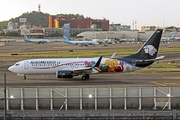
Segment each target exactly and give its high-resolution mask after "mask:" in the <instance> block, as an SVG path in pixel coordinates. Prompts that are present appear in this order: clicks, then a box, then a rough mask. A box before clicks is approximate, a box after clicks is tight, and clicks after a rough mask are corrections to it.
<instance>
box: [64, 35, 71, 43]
mask: <svg viewBox="0 0 180 120" xmlns="http://www.w3.org/2000/svg"><path fill="white" fill-rule="evenodd" d="M63 39H64V42H66V43H69V42H70V40H69V39H68V38H67V37H66V35H63Z"/></svg>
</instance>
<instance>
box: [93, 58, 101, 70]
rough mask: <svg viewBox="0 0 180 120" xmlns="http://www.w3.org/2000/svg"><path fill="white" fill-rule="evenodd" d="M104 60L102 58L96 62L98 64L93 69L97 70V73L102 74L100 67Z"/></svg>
mask: <svg viewBox="0 0 180 120" xmlns="http://www.w3.org/2000/svg"><path fill="white" fill-rule="evenodd" d="M101 60H102V56H101V57H100V58H99V59H98V61H97V62H96V64H95V65H94V67H93V68H95V69H96V70H97V71H99V72H101V69H100V68H99V65H100V63H101Z"/></svg>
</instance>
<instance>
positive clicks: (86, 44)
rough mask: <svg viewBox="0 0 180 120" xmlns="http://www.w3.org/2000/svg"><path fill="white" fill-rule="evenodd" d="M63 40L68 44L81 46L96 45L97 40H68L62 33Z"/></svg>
mask: <svg viewBox="0 0 180 120" xmlns="http://www.w3.org/2000/svg"><path fill="white" fill-rule="evenodd" d="M63 38H64V42H65V43H68V44H73V45H81V47H82V46H88V45H94V46H95V45H96V44H98V42H96V41H71V40H69V39H68V38H67V37H66V36H65V35H63Z"/></svg>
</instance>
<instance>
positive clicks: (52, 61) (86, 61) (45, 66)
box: [8, 58, 136, 75]
mask: <svg viewBox="0 0 180 120" xmlns="http://www.w3.org/2000/svg"><path fill="white" fill-rule="evenodd" d="M97 60H98V58H49V59H48V58H45V59H28V60H23V61H20V62H17V63H15V64H14V65H12V66H11V67H9V68H8V69H9V70H10V71H12V72H14V73H17V74H24V75H28V74H55V73H56V72H57V71H59V70H70V71H74V72H75V73H78V74H83V72H82V71H83V69H84V72H86V73H87V72H88V74H93V73H98V71H97V70H95V69H92V70H86V68H88V67H92V66H93V65H94V64H95V63H96V62H97ZM99 68H100V69H101V71H102V72H125V71H131V70H133V69H136V68H135V67H133V65H132V64H129V63H126V62H124V61H121V60H117V59H110V58H102V60H101V63H100V65H99ZM78 71H81V72H78Z"/></svg>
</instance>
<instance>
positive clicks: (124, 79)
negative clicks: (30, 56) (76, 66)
mask: <svg viewBox="0 0 180 120" xmlns="http://www.w3.org/2000/svg"><path fill="white" fill-rule="evenodd" d="M141 45H142V44H132V45H121V44H120V45H118V44H115V45H109V46H108V47H101V46H100V45H99V47H80V46H73V47H72V46H71V45H66V44H65V43H60V42H53V43H49V44H45V45H42V44H41V45H36V44H32V43H6V46H1V47H0V51H1V53H17V52H18V53H21V52H50V51H56V50H69V49H70V48H71V49H73V50H84V49H88V50H92V49H102V50H103V49H112V48H114V49H116V48H119V47H122V49H126V48H137V50H138V49H139V48H140V46H141ZM161 46H163V47H167V46H168V45H167V44H164V45H161ZM158 55H159V56H160V55H165V56H166V57H165V59H164V60H165V61H166V60H179V58H180V57H179V53H178V52H174V53H160V54H158ZM14 57H15V56H11V58H10V59H11V60H12V61H13V59H14ZM0 59H1V60H2V61H3V60H5V59H6V62H1V63H0V76H1V81H0V86H3V84H4V83H3V75H4V73H6V76H7V86H8V87H28V86H41V87H42V86H43V87H44V86H180V74H179V72H173V73H167V72H166V73H136V72H130V73H115V74H114V73H113V74H97V75H92V76H90V79H89V80H86V81H82V80H81V76H77V77H74V78H72V79H57V78H56V76H55V74H54V75H43V76H42V75H29V76H28V75H27V79H26V80H23V79H22V77H20V76H17V75H16V74H14V73H11V72H9V71H8V70H7V68H8V67H9V66H11V65H12V64H14V63H15V62H14V61H13V62H11V60H7V59H9V57H8V58H6V57H1V56H0ZM21 59H24V58H21Z"/></svg>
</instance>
